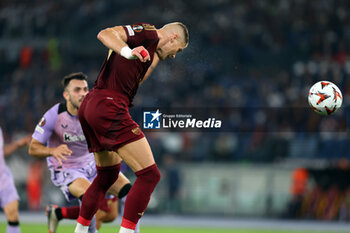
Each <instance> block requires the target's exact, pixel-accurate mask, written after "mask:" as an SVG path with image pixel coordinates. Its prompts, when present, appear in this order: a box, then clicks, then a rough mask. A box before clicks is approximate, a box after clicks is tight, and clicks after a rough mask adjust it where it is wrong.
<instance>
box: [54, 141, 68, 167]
mask: <svg viewBox="0 0 350 233" xmlns="http://www.w3.org/2000/svg"><path fill="white" fill-rule="evenodd" d="M71 154H72V151H71V150H70V149H69V148H68V146H67V145H66V144H62V145H59V146H58V147H56V148H53V149H52V151H51V155H52V156H53V157H55V158H56V159H57V161H58V162H59V163H60V165H61V166H62V160H66V159H67V158H66V156H70V155H71Z"/></svg>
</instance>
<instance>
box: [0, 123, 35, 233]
mask: <svg viewBox="0 0 350 233" xmlns="http://www.w3.org/2000/svg"><path fill="white" fill-rule="evenodd" d="M29 142H30V135H28V136H27V137H24V138H21V139H19V140H17V141H15V142H13V143H11V144H7V145H4V137H3V135H2V130H1V128H0V207H1V208H2V209H3V210H4V212H5V215H6V219H7V222H8V225H7V230H6V233H20V232H21V230H20V228H19V217H18V206H19V203H18V200H19V196H18V193H17V190H16V187H15V183H14V181H13V177H12V173H11V171H10V169H9V168H8V166H6V163H5V158H4V157H5V156H8V155H10V154H12V153H14V152H15V151H16V150H17V149H19V148H20V147H23V146H27V145H29Z"/></svg>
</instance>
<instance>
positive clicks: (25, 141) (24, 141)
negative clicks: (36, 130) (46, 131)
mask: <svg viewBox="0 0 350 233" xmlns="http://www.w3.org/2000/svg"><path fill="white" fill-rule="evenodd" d="M31 138H32V137H31V135H28V136H26V137H23V138H21V139H18V140H17V141H15V142H13V143H11V144H8V145H5V146H4V155H5V156H8V155H10V154H12V153H13V152H15V151H16V150H17V149H19V148H21V147H24V146H28V145H29V143H30V139H31Z"/></svg>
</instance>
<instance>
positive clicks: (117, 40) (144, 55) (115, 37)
mask: <svg viewBox="0 0 350 233" xmlns="http://www.w3.org/2000/svg"><path fill="white" fill-rule="evenodd" d="M97 39H99V40H100V41H101V42H102V44H103V45H104V46H106V47H107V48H109V49H111V50H113V51H114V52H116V53H118V54H120V55H121V56H123V57H125V58H127V59H137V58H138V59H139V60H140V61H141V62H146V61H149V60H150V59H151V58H150V56H149V53H148V51H147V50H146V49H145V48H144V47H143V46H138V47H136V48H134V49H130V48H129V46H128V45H127V43H126V42H127V35H126V33H125V30H124V28H123V27H122V26H116V27H111V28H106V29H103V30H102V31H100V32H99V33H98V35H97Z"/></svg>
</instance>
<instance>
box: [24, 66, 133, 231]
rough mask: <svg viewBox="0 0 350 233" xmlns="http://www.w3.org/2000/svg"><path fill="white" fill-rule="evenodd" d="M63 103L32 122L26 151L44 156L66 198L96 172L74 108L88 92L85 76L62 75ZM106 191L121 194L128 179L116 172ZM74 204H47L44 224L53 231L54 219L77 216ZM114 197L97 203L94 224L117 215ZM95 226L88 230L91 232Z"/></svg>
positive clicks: (78, 195)
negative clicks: (38, 120)
mask: <svg viewBox="0 0 350 233" xmlns="http://www.w3.org/2000/svg"><path fill="white" fill-rule="evenodd" d="M62 84H63V87H64V92H63V96H64V98H65V100H66V102H65V103H59V104H56V105H54V106H53V107H52V108H51V109H49V110H48V111H47V112H46V113H45V114H44V116H43V118H42V119H41V120H40V122H39V124H38V125H37V126H36V128H35V131H34V133H33V135H32V142H31V144H30V147H29V153H30V154H31V155H32V156H36V157H46V160H47V165H48V167H49V170H50V172H51V180H52V182H53V184H54V185H56V186H57V187H59V188H60V189H61V190H62V192H63V194H64V195H65V197H66V199H67V200H68V201H71V200H72V199H75V198H81V197H82V196H83V194H84V192H85V191H86V190H87V188H88V187H89V185H90V183H91V182H92V180H93V179H94V178H95V176H96V164H95V160H94V156H93V154H92V153H89V151H88V147H87V143H86V139H85V136H84V134H83V131H82V128H81V126H80V122H79V120H78V116H77V114H78V108H79V106H80V103H81V101H82V99H83V98H84V96H85V95H86V94H87V93H88V84H87V76H86V75H85V74H83V73H72V74H70V75H67V76H65V77H64V78H63V80H62ZM119 178H120V179H118V181H116V182H115V183H114V184H113V185H112V187H111V189H110V192H111V193H112V194H114V195H115V196H116V197H119V198H123V197H124V196H125V195H126V194H127V193H128V191H129V190H130V188H131V184H130V181H129V180H128V179H127V178H126V177H125V176H124V175H123V174H119ZM79 209H80V208H79V206H78V207H62V208H59V207H56V206H53V205H51V206H49V208H48V212H47V214H48V227H49V232H50V233H55V232H56V228H57V223H58V221H59V220H61V219H62V218H68V219H77V218H78V216H79ZM117 209H118V208H117V202H116V198H108V199H107V200H106V199H105V200H104V201H103V202H101V203H100V205H99V211H98V214H97V215H96V228H97V229H98V228H99V227H100V225H101V222H102V221H113V220H114V219H115V218H116V216H117ZM94 227H95V226H92V227H91V230H90V232H95V229H94Z"/></svg>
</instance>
